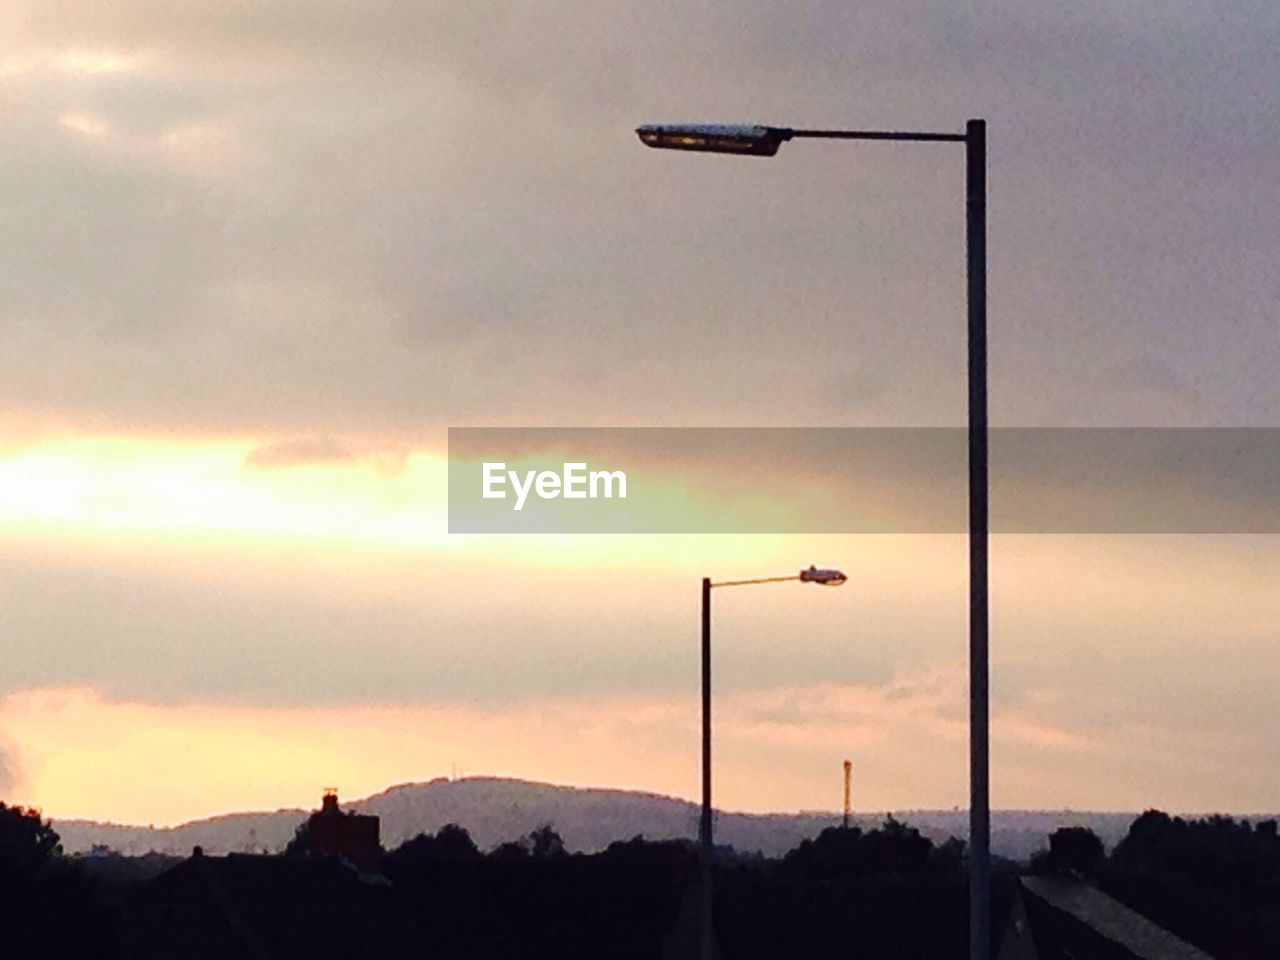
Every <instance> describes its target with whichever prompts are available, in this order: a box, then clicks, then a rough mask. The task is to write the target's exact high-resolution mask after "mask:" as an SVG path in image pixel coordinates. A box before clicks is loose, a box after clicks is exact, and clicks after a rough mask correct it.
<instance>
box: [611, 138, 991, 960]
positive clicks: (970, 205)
mask: <svg viewBox="0 0 1280 960" xmlns="http://www.w3.org/2000/svg"><path fill="white" fill-rule="evenodd" d="M636 133H637V134H639V136H640V139H641V140H642V141H643V142H644V143H645V144H646V145H647V146H650V147H664V148H667V149H671V150H700V151H705V152H708V153H729V154H739V155H741V156H757V157H772V156H773V155H774V154H775V153H777V152H778V147H779V146H781V145H782V143H783V142H784V141H787V140H800V139H815V140H911V141H919V142H933V143H963V144H964V145H965V170H966V173H965V199H966V204H965V207H966V226H967V230H966V247H967V251H968V307H969V960H989V958H990V955H991V795H990V790H989V786H990V752H989V741H990V732H989V709H988V694H987V691H988V686H989V680H988V676H989V671H988V666H987V624H988V619H989V618H988V608H987V580H988V575H987V526H988V523H987V124H986V121H985V120H970V121H969V122H968V123H967V124H966V125H965V132H964V133H921V132H913V131H903V130H795V129H792V128H790V127H769V126H758V125H750V124H647V125H645V126H642V127H640V128H638V129H637V130H636ZM705 589H706V587H705V585H704V590H705ZM704 596H705V593H704ZM704 611H705V607H704ZM705 616H706V614H705V612H704V626H703V629H704V632H705V630H706V629H707V628H706V621H705ZM703 731H704V734H705V732H706V727H705V725H704V728H703ZM705 749H706V748H705V747H704V750H705ZM704 776H705V773H704ZM704 786H705V784H704ZM703 816H704V818H705V817H706V816H707V814H706V812H705V811H704V813H703Z"/></svg>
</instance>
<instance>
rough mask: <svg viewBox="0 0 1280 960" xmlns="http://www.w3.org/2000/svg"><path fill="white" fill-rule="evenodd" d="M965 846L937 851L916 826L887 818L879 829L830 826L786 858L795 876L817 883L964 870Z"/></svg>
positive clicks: (950, 843) (951, 842)
mask: <svg viewBox="0 0 1280 960" xmlns="http://www.w3.org/2000/svg"><path fill="white" fill-rule="evenodd" d="M963 853H964V845H963V844H962V843H961V842H960V841H958V840H955V839H954V838H953V839H952V840H949V841H948V842H947V843H946V844H945V845H944V846H943V847H940V848H935V847H934V845H933V842H932V841H931V840H929V838H928V837H926V836H923V835H922V834H921V833H920V831H919V830H917V829H916V828H915V827H912V826H908V825H907V824H905V823H902V822H901V821H899V820H896V819H894V818H893V817H888V818H887V819H886V820H885V822H884V823H883V824H882V825H881V827H880V829H879V830H872V831H869V832H867V833H863V832H862V831H861V830H859V829H858V828H857V827H828V828H827V829H825V830H823V831H822V832H821V833H820V834H818V836H817V837H815V838H813V839H812V840H803V841H801V843H800V845H799V846H797V847H796V848H795V849H793V850H791V851H790V852H789V853H788V854H787V855H786V856H785V857H784V858H783V866H784V868H785V869H787V870H790V871H791V872H794V873H798V874H800V875H803V876H807V877H811V878H814V879H834V878H836V877H870V876H898V877H919V876H922V875H924V874H927V873H952V872H956V871H958V870H959V867H960V864H961V861H962V858H963Z"/></svg>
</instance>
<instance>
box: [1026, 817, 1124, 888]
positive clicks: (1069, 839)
mask: <svg viewBox="0 0 1280 960" xmlns="http://www.w3.org/2000/svg"><path fill="white" fill-rule="evenodd" d="M1106 862H1107V851H1106V848H1104V847H1103V845H1102V841H1101V840H1100V839H1098V835H1097V834H1096V833H1094V832H1093V831H1092V830H1090V829H1089V828H1088V827H1062V828H1060V829H1058V830H1055V831H1053V833H1051V834H1050V835H1049V849H1048V850H1042V851H1040V852H1039V853H1037V854H1036V855H1035V856H1033V857H1032V858H1031V869H1032V870H1034V871H1035V872H1036V873H1057V872H1059V871H1062V870H1074V871H1076V872H1078V873H1081V874H1084V875H1085V876H1087V877H1093V876H1097V875H1098V872H1099V871H1100V870H1102V868H1103V866H1104V865H1105V864H1106Z"/></svg>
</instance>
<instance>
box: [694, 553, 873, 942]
mask: <svg viewBox="0 0 1280 960" xmlns="http://www.w3.org/2000/svg"><path fill="white" fill-rule="evenodd" d="M847 579H849V578H848V577H846V576H845V575H844V574H843V573H841V572H840V571H839V570H819V569H818V568H817V567H810V568H809V569H808V570H801V571H800V572H799V573H794V574H792V575H791V576H789V577H758V578H756V579H754V580H721V581H719V582H712V580H711V578H710V577H703V579H702V819H701V820H699V822H698V854H699V856H698V859H699V864H700V867H701V870H702V904H701V923H700V930H699V934H700V942H701V954H702V960H712V946H711V944H712V936H711V857H712V851H713V848H714V844H713V842H712V837H711V831H712V828H711V591H712V590H714V589H716V588H717V587H748V586H751V585H753V584H757V583H785V582H787V581H790V580H798V581H800V582H801V583H817V584H820V585H821V586H824V587H838V586H840V585H841V584H842V583H844V582H845V581H846V580H847Z"/></svg>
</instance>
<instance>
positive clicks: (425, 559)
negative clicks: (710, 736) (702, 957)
mask: <svg viewBox="0 0 1280 960" xmlns="http://www.w3.org/2000/svg"><path fill="white" fill-rule="evenodd" d="M0 38H2V39H0V105H2V106H3V109H4V114H5V117H6V122H5V124H4V126H3V127H2V128H0V200H2V202H3V207H4V217H3V220H2V223H0V254H2V255H3V258H4V263H5V265H6V267H5V270H4V271H3V272H0V324H3V336H2V337H0V500H2V501H3V502H4V505H3V506H2V507H0V534H2V535H3V541H2V542H0V551H2V554H3V557H2V563H3V566H2V567H0V637H2V638H3V639H2V640H0V643H3V644H4V646H5V648H6V653H5V656H4V658H3V659H4V662H5V664H6V666H5V668H4V670H3V671H0V691H3V692H4V694H5V698H4V699H0V790H3V792H4V793H5V794H6V795H11V796H12V797H14V798H15V799H17V800H19V801H24V802H36V803H40V804H42V805H44V806H45V807H46V809H47V810H48V811H49V812H51V813H55V814H85V815H95V816H104V817H105V816H112V817H115V818H117V819H133V820H155V821H157V822H160V821H169V820H174V819H180V818H183V817H188V816H196V815H201V814H207V813H213V812H219V811H221V810H226V809H235V808H238V807H243V806H249V805H269V806H280V805H288V804H301V803H308V802H311V801H312V794H313V793H315V792H317V790H318V788H319V785H321V784H328V783H331V782H339V783H340V784H341V785H342V786H343V790H344V793H355V792H362V791H372V790H376V789H380V788H382V787H384V786H386V785H387V784H388V783H391V782H395V781H398V780H412V779H424V778H427V777H430V776H435V775H439V774H442V773H445V772H447V771H448V769H449V766H450V765H451V764H452V763H454V762H459V763H460V764H461V765H462V766H463V769H464V770H466V771H468V772H476V773H503V774H506V773H509V774H518V775H522V776H528V777H532V778H546V779H559V780H564V781H568V782H576V783H600V784H610V785H618V786H637V787H644V788H646V789H660V790H664V791H670V792H673V793H679V794H682V795H685V796H693V795H694V794H695V793H696V789H697V781H696V775H697V770H696V760H697V755H696V741H695V740H694V739H693V738H694V737H695V735H696V719H697V718H696V714H695V713H694V711H695V710H696V701H695V699H694V693H695V690H694V686H693V681H694V680H695V679H696V674H695V670H696V649H695V647H694V645H693V641H694V639H695V635H694V629H695V627H696V621H695V614H696V609H695V603H696V586H697V578H698V577H700V576H702V575H703V574H704V573H716V574H717V575H720V574H721V573H723V575H725V576H730V575H739V574H741V575H746V576H750V575H758V574H761V573H765V574H768V573H773V572H775V568H779V567H780V568H781V570H782V572H787V571H789V570H790V569H792V568H793V567H796V566H799V565H807V564H808V563H809V562H812V561H817V562H828V563H832V564H838V565H843V566H845V567H846V568H847V569H849V571H850V572H851V573H853V574H854V575H855V576H854V579H853V582H852V583H851V585H850V586H849V587H848V588H845V589H844V590H842V591H839V592H823V594H822V595H821V596H810V595H809V593H808V591H797V592H792V591H791V590H790V589H789V588H788V587H785V586H784V587H781V588H780V589H778V590H777V591H774V592H767V591H761V592H759V593H758V594H754V593H753V594H748V593H746V592H745V591H744V592H743V593H742V595H735V596H733V598H732V600H730V599H729V598H728V597H727V596H726V599H725V601H724V604H723V607H724V609H723V612H721V611H717V630H718V633H717V636H718V638H719V637H723V640H722V641H721V640H719V639H718V641H717V642H718V644H722V646H720V647H719V649H721V650H723V654H722V662H723V667H722V668H721V669H720V670H719V671H718V673H717V678H718V682H719V683H720V684H721V690H722V693H723V699H722V700H720V701H719V702H720V703H722V704H723V707H722V710H723V711H724V730H725V737H726V741H725V747H724V751H723V754H722V756H723V768H722V769H721V768H718V770H717V776H718V777H722V778H723V787H724V789H723V790H722V791H721V793H720V794H719V795H720V796H721V797H723V798H724V801H725V803H726V804H727V805H729V806H738V807H743V808H751V809H794V808H799V807H809V808H817V807H827V808H831V807H835V806H837V805H838V804H839V799H840V797H839V770H840V761H841V760H842V759H843V758H844V757H845V756H846V755H853V756H854V757H855V763H857V764H858V769H859V771H860V784H861V785H862V790H863V792H862V793H861V794H860V796H859V797H858V798H856V800H857V801H858V804H857V805H859V806H863V807H865V808H868V809H883V808H887V807H911V806H917V807H918V806H931V805H934V806H951V805H953V804H963V803H964V802H965V798H966V796H967V788H966V785H965V779H964V778H965V768H966V761H965V757H964V727H963V717H964V710H965V705H964V700H963V694H964V676H963V670H964V650H965V637H964V628H965V611H964V601H965V581H964V550H963V541H962V540H961V539H958V538H955V537H933V538H928V537H915V538H911V537H901V538H893V537H863V538H856V537H843V538H835V537H827V538H823V537H806V538H798V537H795V538H791V537H757V538H715V537H708V538H702V539H697V538H690V537H665V538H664V537H652V538H625V537H619V538H612V539H610V538H602V537H596V538H590V537H587V538H539V539H535V538H521V537H505V538H490V539H486V538H472V539H461V538H452V539H451V538H449V537H448V536H447V535H446V534H445V532H444V531H445V526H444V514H443V486H444V477H445V468H444V463H443V460H442V457H443V454H444V445H445V428H446V427H448V426H450V425H455V426H456V425H501V426H529V425H546V426H555V425H559V426H576V425H702V426H731V425H815V424H820V425H838V426H875V425H888V424H892V425H899V426H925V425H960V424H962V423H963V416H964V399H965V392H964V377H963V374H964V341H963V333H964V323H963V317H964V275H963V267H964V261H963V238H964V233H963V230H964V223H963V175H964V170H963V148H962V147H961V146H959V145H952V144H937V145H921V144H888V145H885V144H857V145H850V144H831V143H827V144H823V143H815V142H792V143H789V144H786V145H784V146H783V148H782V151H781V152H780V153H779V155H778V157H776V158H774V159H772V160H759V159H738V158H719V157H710V156H699V155H681V154H675V153H665V152H664V153H657V152H654V151H651V150H647V149H645V148H644V147H643V146H642V145H641V144H640V143H639V141H638V140H637V139H636V137H635V135H634V133H633V130H634V127H635V126H636V125H637V124H639V123H641V122H645V121H660V120H682V119H695V120H723V121H745V122H764V123H773V124H781V125H789V126H806V125H809V126H821V127H835V126H842V125H847V126H854V127H870V128H874V127H885V128H913V129H931V130H947V131H959V130H961V129H962V128H963V125H964V122H965V120H966V119H968V118H970V117H985V118H986V119H987V120H988V122H989V137H990V145H989V153H990V171H989V183H990V185H989V194H990V211H991V212H990V250H991V253H990V263H991V277H990V288H991V308H990V339H991V411H992V418H993V421H994V422H995V423H997V424H1003V425H1111V426H1183V425H1194V426H1245V425H1252V426H1280V391H1278V390H1277V383H1280V376H1277V373H1278V371H1280V336H1278V335H1277V330H1278V327H1277V323H1276V316H1275V304H1276V303H1277V302H1280V272H1278V271H1276V269H1275V264H1276V262H1277V254H1278V253H1280V188H1278V187H1277V180H1276V172H1277V169H1278V166H1277V165H1278V164H1280V156H1278V155H1277V147H1276V144H1277V142H1278V134H1280V115H1278V114H1277V110H1278V108H1277V106H1276V98H1275V97H1274V91H1275V89H1276V87H1277V84H1278V83H1280V62H1278V59H1280V54H1278V53H1277V50H1280V10H1278V9H1277V8H1276V6H1275V5H1274V4H1269V3H1258V2H1253V3H1220V2H1218V3H1209V2H1198V0H1186V2H1180V3H1178V4H1161V5H1154V4H1145V5H1138V4H1133V3H1120V2H1102V0H1086V2H1082V3H1076V4H1071V5H1067V6H1063V5H1060V4H1046V3H1023V4H1019V5H1017V6H1016V7H1013V8H1008V7H1005V8H998V7H996V6H995V5H982V6H969V5H956V4H954V3H943V2H918V3H896V4H879V5H871V4H853V3H848V2H840V0H829V2H817V0H814V2H796V3H788V4H776V3H764V2H759V0H735V2H733V3H711V2H692V0H684V2H669V0H668V2H650V3H643V4H641V3H633V4H622V3H616V2H612V0H590V2H585V0H584V2H577V3H571V2H562V0H537V2H534V0H528V2H508V3H493V2H480V0H471V2H460V0H459V2H422V0H369V2H364V3H360V4H352V3H347V2H339V0H279V2H246V3H237V4H232V3H223V2H214V0H163V2H162V0H122V2H117V3H112V4H101V3H94V2H89V0H82V2H57V0H31V2H25V0H15V2H10V3H7V4H5V5H4V8H3V10H0ZM1278 539H1280V538H1277V537H1240V538H1207V537H1129V538H1120V537H1095V538H1085V537H1056V538H1017V537H1010V538H1004V539H1002V540H999V541H997V542H996V544H995V546H994V561H993V562H994V566H993V596H994V602H995V608H994V609H995V614H994V619H993V632H992V649H993V663H994V666H993V678H994V680H993V683H994V690H995V696H996V701H995V703H996V705H995V750H994V762H995V767H994V771H993V783H994V799H995V802H996V804H997V805H998V806H1041V807H1055V806H1063V805H1071V806H1075V807H1077V808H1079V807H1086V806H1092V807H1125V808H1135V809H1136V808H1140V807H1143V806H1147V805H1164V806H1166V807H1169V808H1177V809H1184V810H1195V809H1224V810H1236V811H1243V810H1256V809H1262V808H1268V807H1269V808H1272V809H1274V808H1275V807H1276V806H1277V805H1278V804H1277V802H1276V800H1275V798H1276V797H1277V795H1278V791H1280V773H1277V771H1276V769H1275V765H1274V762H1273V758H1274V755H1275V753H1276V751H1277V749H1278V748H1280V741H1278V740H1277V734H1276V731H1277V730H1280V713H1277V707H1276V706H1274V704H1275V703H1277V702H1280V697H1277V696H1276V689H1275V678H1276V677H1277V676H1280V660H1278V659H1277V657H1278V654H1277V652H1276V651H1277V649H1280V647H1278V646H1277V644H1276V640H1277V639H1278V638H1277V636H1276V624H1277V623H1280V616H1278V614H1280V600H1277V596H1276V595H1277V593H1280V592H1278V591H1276V590H1275V589H1274V585H1275V583H1276V582H1277V579H1278V577H1280V556H1278V555H1277V549H1276V548H1277V545H1278V544H1277V540H1278ZM495 567H496V568H497V569H498V570H499V571H500V575H498V576H494V575H493V571H494V569H495ZM712 568H714V569H712ZM718 696H719V694H718ZM388 710H389V711H393V712H395V715H396V716H398V717H401V718H402V720H403V724H402V726H399V727H396V730H397V731H398V732H397V733H396V734H395V736H394V737H393V736H391V735H390V734H386V733H385V732H386V731H387V730H388V729H389V728H390V726H395V725H394V724H390V722H389V721H388V719H387V715H386V714H385V712H380V711H388ZM317 716H325V717H328V718H330V721H331V722H333V723H334V724H338V725H339V726H340V727H342V728H343V729H347V730H350V731H355V733H353V734H352V735H351V737H352V739H351V741H350V742H348V741H346V740H343V739H342V738H341V737H337V738H335V737H333V736H331V731H330V730H329V728H328V727H324V726H323V725H320V724H318V723H316V722H314V721H315V718H316V717H317ZM344 724H345V726H344ZM389 724H390V726H389ZM229 731H231V732H229ZM236 731H238V732H236ZM371 741H379V742H383V752H382V753H380V754H378V755H377V756H375V755H374V753H375V751H372V750H371V749H370V748H369V747H368V743H369V742H371ZM362 744H363V745H362ZM286 754H287V755H291V756H294V757H298V758H304V759H299V760H298V761H297V762H296V763H294V764H291V765H279V764H276V765H273V763H272V758H279V757H280V756H282V755H286ZM304 760H305V762H304ZM1064 772H1065V773H1066V774H1067V775H1066V776H1064ZM174 781H181V783H180V784H177V785H175V783H174ZM139 785H143V786H145V789H139Z"/></svg>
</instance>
